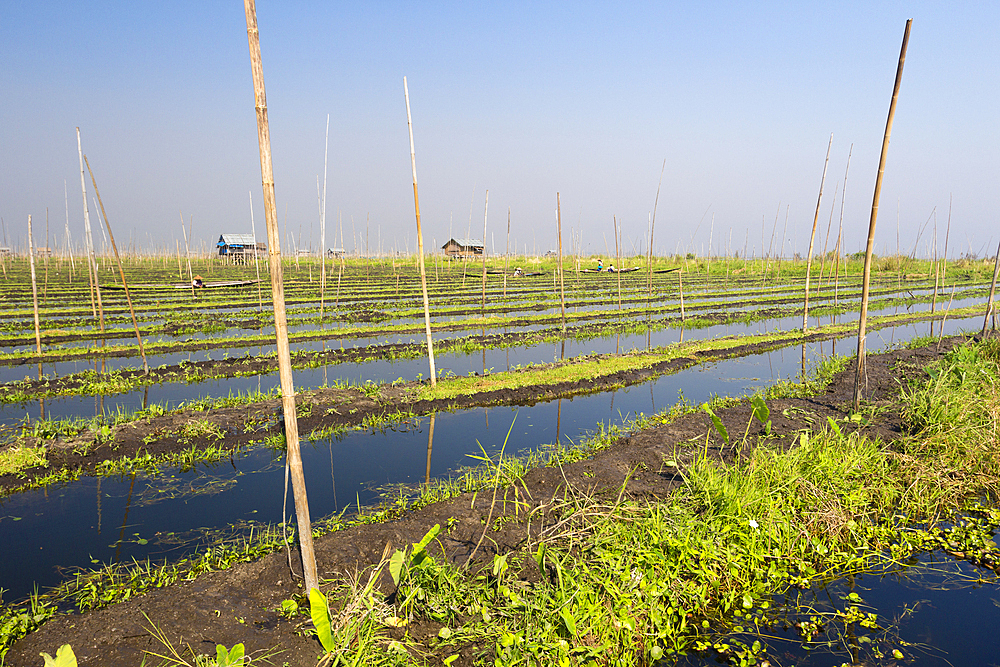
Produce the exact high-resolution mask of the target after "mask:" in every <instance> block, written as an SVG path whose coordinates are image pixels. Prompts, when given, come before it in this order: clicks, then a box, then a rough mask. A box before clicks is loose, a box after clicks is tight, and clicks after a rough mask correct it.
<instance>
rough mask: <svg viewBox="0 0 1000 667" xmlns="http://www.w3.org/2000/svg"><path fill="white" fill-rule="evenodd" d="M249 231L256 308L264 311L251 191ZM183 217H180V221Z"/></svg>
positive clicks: (251, 193)
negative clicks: (251, 239) (251, 243)
mask: <svg viewBox="0 0 1000 667" xmlns="http://www.w3.org/2000/svg"><path fill="white" fill-rule="evenodd" d="M249 194H250V233H251V234H252V235H253V268H254V272H256V274H257V308H258V309H259V310H260V312H264V294H263V290H262V288H261V286H260V262H258V261H257V225H256V224H254V221H253V192H252V191H250V192H249ZM183 221H184V219H183V218H181V222H183Z"/></svg>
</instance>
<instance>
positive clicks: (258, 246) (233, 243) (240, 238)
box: [218, 234, 267, 264]
mask: <svg viewBox="0 0 1000 667" xmlns="http://www.w3.org/2000/svg"><path fill="white" fill-rule="evenodd" d="M218 246H219V256H220V257H225V258H227V259H229V260H230V261H232V262H233V264H244V263H246V262H247V261H249V260H250V259H252V258H253V257H254V255H255V254H257V255H260V254H263V253H265V252H267V244H265V243H263V242H261V241H257V240H256V239H255V238H254V237H253V234H222V235H221V236H219V243H218Z"/></svg>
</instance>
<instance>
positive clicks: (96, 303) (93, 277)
mask: <svg viewBox="0 0 1000 667" xmlns="http://www.w3.org/2000/svg"><path fill="white" fill-rule="evenodd" d="M76 150H77V152H78V153H79V155H80V192H81V193H82V196H83V231H84V234H85V235H86V237H87V277H88V278H89V279H90V308H91V310H92V311H93V313H94V319H97V320H98V321H99V322H100V325H101V332H102V333H103V332H104V304H102V303H101V286H100V285H99V284H98V282H97V281H98V276H97V258H96V257H95V256H94V236H93V233H92V232H91V227H90V208H89V207H88V206H87V182H86V180H85V178H84V174H83V147H82V145H81V143H80V128H79V127H78V128H76Z"/></svg>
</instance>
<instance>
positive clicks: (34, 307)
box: [28, 213, 42, 368]
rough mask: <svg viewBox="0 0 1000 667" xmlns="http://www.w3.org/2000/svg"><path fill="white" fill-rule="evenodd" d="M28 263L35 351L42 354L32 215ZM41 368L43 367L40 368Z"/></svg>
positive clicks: (29, 225) (29, 217)
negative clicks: (29, 266)
mask: <svg viewBox="0 0 1000 667" xmlns="http://www.w3.org/2000/svg"><path fill="white" fill-rule="evenodd" d="M28 263H29V264H30V265H31V310H32V312H33V313H34V315H35V349H36V350H37V351H38V354H41V353H42V332H41V325H40V323H39V321H38V284H37V282H36V281H35V242H34V240H33V239H32V235H31V214H30V213H29V214H28ZM39 368H41V366H39Z"/></svg>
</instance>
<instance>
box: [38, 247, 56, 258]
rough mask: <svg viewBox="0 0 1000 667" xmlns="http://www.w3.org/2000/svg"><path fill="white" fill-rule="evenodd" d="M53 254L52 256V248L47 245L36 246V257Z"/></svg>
mask: <svg viewBox="0 0 1000 667" xmlns="http://www.w3.org/2000/svg"><path fill="white" fill-rule="evenodd" d="M51 256H52V248H49V247H46V246H40V247H38V248H35V257H51Z"/></svg>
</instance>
